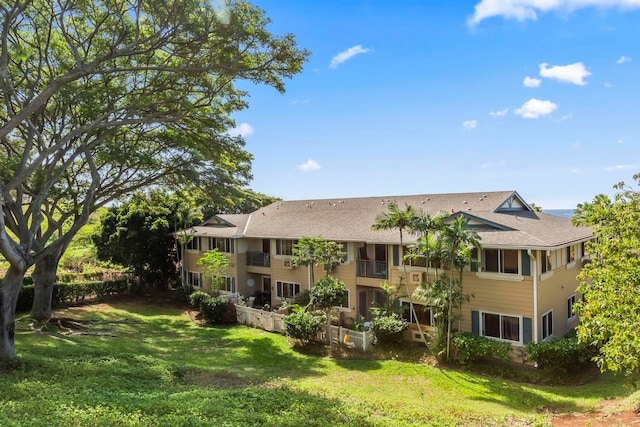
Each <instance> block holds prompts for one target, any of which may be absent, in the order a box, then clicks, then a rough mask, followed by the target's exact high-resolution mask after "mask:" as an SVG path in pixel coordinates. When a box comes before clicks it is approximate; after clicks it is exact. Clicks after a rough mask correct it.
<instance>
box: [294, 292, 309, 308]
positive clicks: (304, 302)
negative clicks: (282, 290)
mask: <svg viewBox="0 0 640 427" xmlns="http://www.w3.org/2000/svg"><path fill="white" fill-rule="evenodd" d="M293 302H294V304H298V305H301V306H303V307H306V306H308V305H309V302H311V292H310V291H309V289H305V290H303V291H301V292H299V293H297V294H296V296H294V297H293Z"/></svg>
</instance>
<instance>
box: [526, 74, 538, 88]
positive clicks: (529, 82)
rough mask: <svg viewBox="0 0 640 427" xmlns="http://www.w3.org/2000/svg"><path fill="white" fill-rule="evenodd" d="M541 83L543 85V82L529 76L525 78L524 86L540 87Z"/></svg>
mask: <svg viewBox="0 0 640 427" xmlns="http://www.w3.org/2000/svg"><path fill="white" fill-rule="evenodd" d="M540 83H542V80H540V79H536V78H534V77H529V76H527V77H525V78H524V80H523V81H522V84H523V85H525V86H526V87H538V86H540Z"/></svg>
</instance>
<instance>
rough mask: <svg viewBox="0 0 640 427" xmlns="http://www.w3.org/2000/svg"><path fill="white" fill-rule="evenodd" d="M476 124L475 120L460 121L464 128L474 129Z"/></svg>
mask: <svg viewBox="0 0 640 427" xmlns="http://www.w3.org/2000/svg"><path fill="white" fill-rule="evenodd" d="M476 126H478V121H477V120H467V121H465V122H462V127H464V128H465V129H475V128H476Z"/></svg>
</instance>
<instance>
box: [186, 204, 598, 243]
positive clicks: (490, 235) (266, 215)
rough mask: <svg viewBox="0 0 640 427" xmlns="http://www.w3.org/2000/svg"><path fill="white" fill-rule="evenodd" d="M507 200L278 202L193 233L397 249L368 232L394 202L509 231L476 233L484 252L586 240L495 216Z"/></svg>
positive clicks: (580, 234)
mask: <svg viewBox="0 0 640 427" xmlns="http://www.w3.org/2000/svg"><path fill="white" fill-rule="evenodd" d="M512 196H515V197H516V198H520V196H519V195H518V194H517V193H516V192H514V191H499V192H476V193H455V194H423V195H413V196H389V197H386V196H383V197H361V198H345V199H320V200H318V199H309V200H294V201H278V202H275V203H272V204H270V205H268V206H265V207H264V208H261V209H258V210H257V211H255V212H253V213H252V214H249V215H219V216H218V218H220V219H222V220H224V221H226V222H229V223H230V224H233V226H231V227H223V226H220V225H218V226H215V227H211V226H207V225H203V226H199V227H195V230H196V232H197V234H199V235H202V236H219V237H232V236H237V237H251V238H276V239H295V238H299V237H301V236H321V237H323V238H325V239H327V240H339V241H358V242H368V243H389V244H398V243H399V240H400V238H399V233H398V231H397V230H390V231H386V230H383V231H373V230H372V225H373V224H374V223H375V222H376V219H377V218H379V217H380V216H382V215H384V214H385V213H386V212H388V208H387V204H388V203H389V202H395V203H397V205H398V206H399V207H400V208H401V209H404V208H405V206H407V205H411V206H413V207H414V208H417V209H422V210H423V211H425V212H427V213H429V214H430V215H436V214H438V213H439V212H444V213H448V214H451V213H458V212H461V213H464V214H468V215H472V216H473V217H475V218H476V219H478V220H480V221H487V224H489V223H494V224H500V225H503V226H505V227H507V228H509V230H508V231H504V230H497V229H490V228H481V229H478V234H479V235H480V237H481V239H482V240H481V243H482V244H483V245H484V246H515V247H530V248H535V247H555V246H561V245H565V244H568V243H571V242H577V241H581V240H585V239H588V238H589V237H591V231H590V230H589V229H588V228H580V227H573V226H572V225H571V221H570V220H569V219H566V218H560V217H555V216H552V215H546V214H534V213H533V212H529V211H519V212H517V211H514V212H509V213H501V212H497V211H498V209H499V208H500V206H502V205H503V203H504V202H505V201H506V200H508V199H509V198H510V197H512ZM403 238H404V241H405V242H406V243H411V242H414V241H415V236H411V235H410V234H408V233H405V234H404V236H403Z"/></svg>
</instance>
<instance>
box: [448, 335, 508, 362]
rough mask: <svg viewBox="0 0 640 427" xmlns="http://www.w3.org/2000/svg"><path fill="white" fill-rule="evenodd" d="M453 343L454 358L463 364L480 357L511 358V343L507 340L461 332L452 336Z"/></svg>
mask: <svg viewBox="0 0 640 427" xmlns="http://www.w3.org/2000/svg"><path fill="white" fill-rule="evenodd" d="M453 345H454V346H455V348H456V359H457V360H458V362H460V363H461V364H463V365H466V364H468V363H471V362H474V361H476V360H478V359H480V358H498V359H501V360H504V361H510V360H511V344H510V343H508V342H501V341H496V340H491V339H489V338H485V337H481V336H477V335H471V334H467V333H461V334H457V335H456V336H455V337H453Z"/></svg>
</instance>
